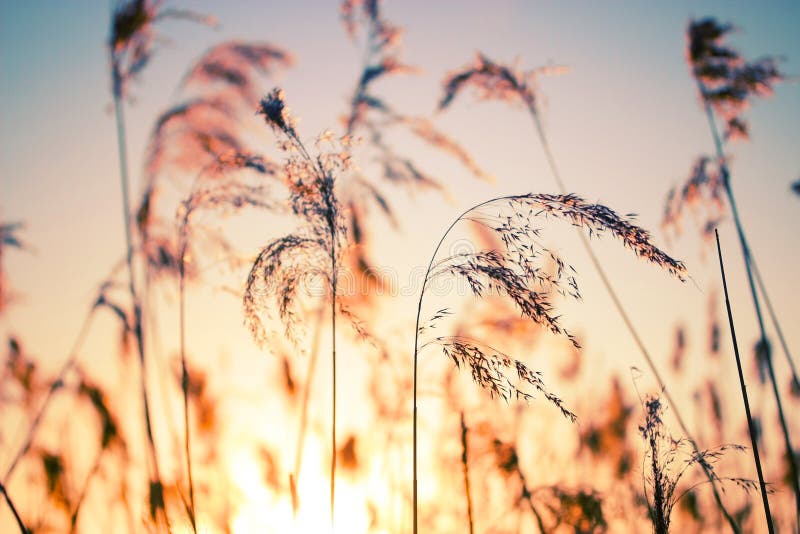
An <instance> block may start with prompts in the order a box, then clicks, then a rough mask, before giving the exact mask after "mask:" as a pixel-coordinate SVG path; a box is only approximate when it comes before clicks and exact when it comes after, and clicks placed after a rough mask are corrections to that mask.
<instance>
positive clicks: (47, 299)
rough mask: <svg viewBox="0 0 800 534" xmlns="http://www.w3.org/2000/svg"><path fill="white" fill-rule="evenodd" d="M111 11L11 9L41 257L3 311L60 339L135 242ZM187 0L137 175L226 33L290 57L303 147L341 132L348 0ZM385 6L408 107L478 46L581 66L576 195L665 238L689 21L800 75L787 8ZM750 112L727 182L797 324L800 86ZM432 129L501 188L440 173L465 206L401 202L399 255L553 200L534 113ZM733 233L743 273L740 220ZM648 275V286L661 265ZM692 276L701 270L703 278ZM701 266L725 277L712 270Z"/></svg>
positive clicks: (22, 134)
mask: <svg viewBox="0 0 800 534" xmlns="http://www.w3.org/2000/svg"><path fill="white" fill-rule="evenodd" d="M100 4H101V3H99V2H88V1H84V2H69V3H64V2H3V4H2V17H0V18H1V19H2V22H0V24H1V25H2V31H0V54H1V56H0V57H1V58H2V63H1V64H0V65H1V67H0V69H2V77H1V78H0V94H2V96H3V98H2V100H1V101H0V114H1V115H0V116H1V117H2V119H1V120H2V130H1V131H0V154H2V157H1V158H0V176H2V184H1V186H0V187H2V189H0V210H2V212H0V213H2V218H3V219H4V220H9V221H16V220H21V221H24V222H25V223H26V225H27V229H26V232H25V234H24V237H25V239H26V241H28V242H29V243H30V244H31V245H32V247H33V248H34V249H35V252H34V253H33V254H11V255H9V256H8V260H7V261H8V269H9V272H10V275H11V277H12V278H11V280H12V282H13V283H14V284H15V286H16V287H17V289H18V292H19V294H20V300H19V304H18V305H17V306H16V308H15V309H14V313H13V314H10V315H9V317H8V319H7V320H8V321H9V322H10V324H11V325H12V326H13V327H14V328H15V329H18V330H21V331H22V332H23V333H25V332H31V333H33V331H34V328H33V326H32V325H33V324H35V322H36V317H38V316H39V314H41V313H42V310H43V309H44V308H48V309H49V310H50V312H51V313H53V315H54V316H57V317H60V318H61V321H63V326H64V329H65V331H66V332H70V331H74V327H76V326H77V325H76V321H78V320H79V318H78V317H75V314H72V313H70V312H69V311H68V310H70V309H71V308H73V307H74V306H75V305H76V303H79V302H87V299H89V298H90V294H91V291H92V287H93V286H94V284H95V283H96V281H97V280H98V279H100V278H101V277H102V276H103V274H104V273H105V272H106V271H107V269H108V266H109V265H110V264H111V263H112V262H113V261H114V259H115V258H117V257H119V255H120V254H121V252H122V250H123V249H122V240H121V236H122V228H121V221H120V216H119V191H118V189H119V186H118V183H117V176H116V161H117V159H116V158H117V155H116V147H115V139H114V130H113V128H114V124H113V117H112V116H111V115H110V114H109V112H108V111H109V105H110V98H109V95H108V86H109V82H108V74H107V60H106V51H105V48H104V40H105V39H106V35H107V30H106V25H107V24H106V23H107V20H108V7H107V6H106V5H100ZM184 4H185V5H186V6H187V7H190V8H192V9H195V10H197V11H200V12H208V13H213V14H215V15H216V16H217V17H218V19H219V21H220V23H221V28H220V29H218V30H209V29H207V28H202V27H195V26H192V25H189V24H185V23H180V22H175V23H168V24H165V25H164V26H163V27H162V28H161V29H162V33H163V34H164V35H169V36H170V38H169V40H168V41H166V42H165V43H164V44H163V45H162V46H161V48H160V50H158V53H157V55H156V56H155V59H154V60H153V62H152V64H151V65H150V66H149V67H148V69H147V70H146V71H145V73H144V75H143V77H142V78H141V80H140V82H139V83H137V84H136V85H135V87H134V89H133V94H134V97H135V103H134V105H133V106H131V107H130V108H129V110H128V117H129V120H128V122H129V139H130V148H131V161H132V162H133V169H134V176H135V177H136V176H137V175H138V174H140V173H137V172H135V171H136V170H137V167H138V166H137V162H139V161H141V153H142V148H143V146H144V143H145V142H146V138H147V134H148V131H149V129H150V127H151V124H152V122H153V120H154V117H155V116H156V114H157V113H158V111H159V110H162V109H164V108H165V107H167V106H168V105H169V104H170V103H173V102H174V101H175V96H176V95H175V87H176V85H177V81H178V80H179V78H180V76H181V75H182V73H183V71H184V69H185V67H186V65H187V64H188V62H189V61H191V60H192V59H193V58H195V57H197V56H198V55H199V54H200V53H201V52H202V51H203V50H204V49H205V48H206V47H208V46H210V45H211V44H213V43H215V42H218V41H221V40H223V39H225V38H230V37H237V38H243V39H263V40H267V41H271V42H274V43H276V44H279V45H281V46H284V47H286V48H287V49H289V50H291V51H292V52H293V53H295V54H296V55H297V57H298V60H299V61H298V64H297V66H296V67H295V68H294V69H292V70H291V71H289V72H288V73H287V74H286V75H285V76H284V78H283V79H282V80H281V84H282V86H283V87H284V88H285V90H286V92H287V94H288V95H289V99H290V104H291V106H292V107H293V109H294V111H295V114H296V115H298V116H299V117H300V118H301V119H302V121H303V122H302V123H301V124H302V128H303V130H304V131H305V132H306V135H308V136H311V135H313V134H314V133H316V132H318V131H321V130H322V129H324V128H326V127H336V126H337V125H338V122H337V118H338V116H339V115H340V114H341V113H342V110H343V108H344V104H345V102H346V98H347V95H348V94H349V91H350V90H351V87H352V85H353V78H354V76H355V73H356V72H357V70H358V68H359V61H360V53H359V51H358V49H357V47H354V46H353V45H352V44H351V43H350V42H349V41H348V40H347V39H346V38H345V36H344V33H343V31H342V28H341V26H340V24H339V23H338V19H337V16H338V12H337V10H338V3H337V2H333V1H324V2H322V1H318V2H276V3H264V2H230V3H229V2H226V3H225V4H224V8H223V4H215V3H214V2H186V3H182V4H180V5H184ZM386 12H387V16H388V18H389V19H390V20H392V21H394V22H396V23H398V24H400V25H401V26H404V27H405V28H406V29H407V34H406V37H405V55H404V57H405V59H406V60H407V61H408V62H409V63H411V64H414V65H419V66H420V67H421V68H422V69H423V73H422V74H421V75H420V76H410V77H406V78H395V79H394V80H392V81H391V82H386V83H384V84H383V85H384V87H385V91H386V93H385V94H387V95H389V96H390V98H393V99H394V100H395V101H396V102H397V103H398V104H397V105H398V106H400V107H401V108H403V109H407V110H408V111H409V112H414V113H420V114H425V113H429V112H430V111H431V110H432V109H433V108H434V105H435V102H436V99H437V98H438V96H439V89H438V87H439V83H440V80H441V79H442V77H443V75H444V73H446V72H447V71H448V70H450V69H453V68H456V67H459V66H461V65H463V64H464V63H466V62H468V61H470V60H471V58H472V55H473V52H474V51H476V50H481V51H483V52H485V53H486V54H488V55H489V56H490V57H493V58H497V59H498V60H506V61H511V60H513V59H514V58H517V57H518V58H520V62H521V65H523V66H526V67H527V66H531V67H532V66H538V65H541V64H545V63H550V62H552V63H558V64H565V65H567V66H569V68H570V72H569V73H568V74H567V75H565V76H562V77H559V78H553V79H545V80H543V81H542V94H543V98H544V102H545V105H544V108H543V114H544V121H545V125H546V127H547V129H548V131H549V134H550V138H551V142H552V145H553V147H554V151H555V154H556V157H557V159H558V160H559V161H560V163H561V166H562V167H563V170H562V172H563V174H564V176H565V180H566V182H567V184H568V186H569V187H571V188H572V189H573V190H574V191H576V192H578V193H580V194H582V195H584V196H585V197H586V198H588V199H590V200H597V201H602V202H605V203H607V204H609V205H610V206H611V207H613V208H616V209H618V210H619V211H621V212H636V213H639V214H640V217H641V219H640V220H641V222H642V223H643V225H644V226H646V227H649V228H651V229H653V230H654V231H657V230H658V222H659V217H660V213H661V208H662V205H663V199H664V196H665V194H666V192H667V190H668V189H669V187H670V186H671V185H673V184H674V183H677V182H678V181H680V180H682V179H683V178H684V176H685V175H686V173H687V170H688V168H689V166H690V165H691V162H692V160H693V158H694V157H695V156H696V155H698V154H699V153H701V152H702V151H710V150H711V148H712V144H711V139H710V137H709V135H708V131H707V127H706V124H705V122H704V121H705V119H704V116H703V114H702V113H701V110H700V108H699V106H698V104H697V99H696V97H695V90H694V87H693V85H692V82H691V80H690V78H689V75H688V70H687V68H686V66H685V64H684V61H683V44H684V36H683V32H684V28H685V25H686V22H687V20H688V18H689V17H691V16H703V15H707V14H713V15H715V16H717V17H719V18H720V19H722V20H730V21H732V22H734V23H735V24H737V25H738V26H740V27H741V28H742V29H741V31H739V32H738V33H737V34H735V35H734V36H733V43H734V44H735V45H736V46H738V47H739V48H740V49H741V50H743V51H744V53H745V54H746V55H747V56H750V57H754V56H757V55H761V54H778V55H781V56H783V57H785V58H786V61H785V63H784V69H785V71H786V72H788V73H790V74H796V73H797V72H800V34H798V32H797V31H796V24H797V21H798V20H800V6H799V5H798V4H797V3H795V2H783V3H782V2H773V3H767V4H759V5H756V4H755V3H752V2H702V3H699V2H671V3H669V4H662V5H660V6H659V7H658V8H657V9H655V8H653V6H652V5H650V4H644V3H632V2H628V3H624V2H612V3H604V4H603V5H602V6H601V4H600V3H581V4H578V3H548V2H542V3H535V2H509V1H504V2H493V3H492V6H491V7H490V8H487V7H485V4H482V3H480V2H435V3H431V2H416V1H404V2H388V4H387V6H386ZM382 89H383V88H382ZM747 116H748V118H749V120H750V122H751V128H752V138H753V140H752V141H751V142H749V143H740V144H737V145H735V146H733V147H732V151H733V155H734V159H733V161H734V163H733V165H734V167H733V175H734V176H733V179H734V187H735V190H736V192H737V195H738V197H739V202H740V204H741V210H742V213H743V218H744V221H745V223H746V224H747V226H748V229H749V232H750V234H751V241H752V243H753V244H754V249H755V251H756V253H757V254H758V257H759V259H760V261H761V264H762V269H763V271H764V273H765V276H766V278H767V280H768V282H769V285H770V287H771V288H772V291H773V293H774V295H773V296H774V299H775V304H776V306H777V308H778V309H779V310H780V311H781V312H783V314H784V315H785V316H787V317H788V316H792V315H796V313H792V312H794V311H795V310H796V304H795V302H794V301H795V300H796V297H797V296H798V282H797V279H796V277H795V276H793V275H794V273H795V272H796V265H797V260H798V247H797V229H798V213H800V209H798V199H797V198H796V197H794V198H793V197H791V196H790V195H789V194H788V184H789V183H790V182H791V181H793V180H794V179H796V178H797V177H798V175H800V153H798V151H797V150H796V147H797V140H798V134H797V130H796V125H797V124H799V123H800V90H798V86H797V84H796V83H789V84H784V85H782V86H780V87H779V88H778V90H777V92H776V94H775V96H774V97H773V98H771V99H769V100H767V101H762V102H759V103H757V104H756V106H755V107H754V108H753V109H752V110H751V111H750V112H749V113H748V115H747ZM438 122H439V123H440V125H441V126H442V127H443V128H445V129H446V130H447V131H448V132H449V133H451V134H453V135H455V136H456V137H457V138H458V139H459V140H460V141H461V142H462V143H463V144H464V145H465V146H467V147H468V148H469V149H471V150H472V151H473V152H474V153H475V156H476V159H477V160H478V162H479V163H480V164H481V165H483V166H484V167H485V168H486V169H488V170H489V171H490V172H491V173H493V174H494V175H496V176H498V177H499V182H498V185H497V186H496V187H495V188H491V189H490V188H486V187H483V186H479V185H477V184H474V183H473V181H471V179H470V178H469V177H468V176H467V173H466V172H464V171H463V169H460V168H459V167H453V166H450V167H446V168H444V170H443V172H444V173H447V174H451V175H450V176H442V178H443V179H444V180H445V182H447V183H448V184H449V185H450V187H451V188H453V189H454V190H456V191H458V198H457V199H456V201H455V204H454V205H452V206H447V209H443V210H434V212H431V211H430V210H427V209H426V208H425V207H424V206H425V205H426V203H429V202H434V203H435V202H439V199H436V198H433V196H430V195H428V196H423V197H421V198H420V199H418V202H419V203H418V204H415V205H411V204H409V205H408V209H409V210H421V212H422V213H426V215H427V216H426V217H414V218H413V220H410V221H409V222H408V223H407V225H406V227H405V228H404V233H403V234H402V235H398V236H393V237H391V238H390V240H391V241H392V243H393V245H395V246H392V247H388V248H390V249H394V248H397V247H396V245H397V244H398V243H400V244H402V247H401V248H405V245H406V244H407V243H409V242H414V240H415V239H416V238H419V236H420V235H426V234H427V232H425V231H424V230H425V229H427V228H431V227H432V228H436V227H443V223H444V222H445V221H446V220H447V218H448V217H451V216H452V214H454V213H456V210H457V208H458V207H459V206H463V205H466V203H467V202H468V201H473V200H480V199H481V198H484V197H485V196H486V195H487V194H492V193H494V192H519V191H526V190H530V189H531V188H532V187H531V186H532V182H531V180H535V182H533V183H536V184H537V190H538V191H543V192H544V191H552V190H553V187H554V186H553V184H552V180H551V178H550V177H549V175H548V172H547V169H546V167H545V166H544V161H543V158H542V154H541V151H540V149H539V148H538V145H537V142H536V139H535V137H534V135H533V131H532V130H531V128H530V125H529V124H528V120H527V117H525V116H524V115H523V114H521V113H518V112H517V110H512V109H509V108H508V107H506V106H502V105H499V104H486V103H479V102H474V101H472V100H470V99H468V98H465V99H462V100H461V101H460V102H459V103H458V104H457V105H456V106H454V108H453V109H452V110H450V111H448V113H447V114H444V115H443V116H441V117H439V118H438ZM539 184H541V185H539ZM134 187H135V186H134ZM420 230H423V234H419V233H418V232H419V231H420ZM722 230H723V232H722V233H723V241H724V244H725V245H727V246H726V248H727V249H729V256H730V258H731V263H732V264H733V265H734V267H732V268H734V269H735V265H738V263H739V262H738V261H736V259H737V255H736V252H735V248H734V245H735V242H734V241H733V240H732V232H731V228H730V227H729V226H725V227H724V228H723V229H722ZM659 237H660V236H659ZM426 239H427V240H428V241H430V240H431V239H432V238H431V237H430V236H429V235H426ZM662 243H663V240H662ZM430 244H432V243H430ZM426 245H429V244H428V243H426ZM672 246H673V248H672V250H671V252H673V254H675V255H676V256H678V257H681V258H683V259H685V260H686V261H687V262H688V264H689V266H690V268H692V267H694V268H703V269H704V268H705V267H702V266H700V265H698V261H699V258H698V256H697V251H698V248H699V247H698V246H696V244H695V243H694V242H693V241H692V240H690V239H683V240H680V241H678V242H676V243H673V245H672ZM420 248H421V250H420V251H419V254H418V255H417V256H416V257H414V258H413V260H412V262H416V263H421V262H422V261H424V256H425V255H426V254H427V249H428V248H430V247H429V246H422V247H420ZM618 256H619V255H612V256H611V257H610V259H609V261H612V260H615V259H618ZM400 258H402V256H401V257H400ZM390 261H391V256H389V258H388V259H387V262H390ZM389 264H391V263H389ZM710 266H711V267H714V264H713V263H712V264H710ZM398 268H399V269H402V268H403V265H399V266H398ZM640 270H641V271H643V272H644V273H645V276H646V274H647V272H648V270H650V269H649V268H648V267H645V266H642V267H641V269H640ZM587 271H590V269H589V270H587ZM700 272H702V273H703V277H705V276H706V272H705V271H698V272H693V274H694V276H695V277H697V276H699V273H700ZM587 274H592V273H591V272H589V273H587ZM707 274H708V275H710V276H714V275H715V272H714V269H711V270H710V271H709V272H708V273H707ZM736 274H741V273H740V271H736V270H734V271H732V275H734V276H735V275H736ZM704 281H705V280H704V279H701V280H700V281H699V283H700V285H701V287H702V285H703V283H702V282H704ZM734 285H737V284H734ZM622 290H623V291H625V288H622ZM587 300H588V299H587ZM634 300H636V299H635V297H634ZM647 307H648V306H646V305H645V306H643V307H642V309H643V310H646V309H647ZM741 308H745V302H743V303H742V306H741ZM744 328H746V327H744ZM789 330H790V332H789V333H790V335H791V336H792V337H793V339H794V340H795V341H797V339H798V338H797V334H796V333H794V332H791V330H793V329H791V328H790V329H789ZM27 337H31V336H27ZM47 337H48V340H47V341H45V340H43V339H41V338H40V336H35V337H34V339H32V340H31V343H33V344H34V346H37V347H38V346H41V349H42V350H43V351H45V352H49V351H50V350H57V349H59V348H61V349H63V348H64V347H65V344H66V343H67V341H66V339H62V338H61V336H60V335H58V334H56V333H55V332H53V333H50V334H48V336H47ZM67 337H69V336H67Z"/></svg>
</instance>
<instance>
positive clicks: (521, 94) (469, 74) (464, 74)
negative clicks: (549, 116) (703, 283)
mask: <svg viewBox="0 0 800 534" xmlns="http://www.w3.org/2000/svg"><path fill="white" fill-rule="evenodd" d="M559 70H560V69H558V68H542V69H537V70H534V71H531V72H529V73H525V74H523V75H520V74H518V73H516V72H514V71H512V70H511V69H510V68H508V67H505V66H503V65H500V64H497V63H494V62H493V61H491V60H489V59H488V58H486V57H484V56H482V55H479V56H478V58H477V60H476V65H475V66H472V67H467V68H466V69H464V70H463V71H460V72H456V73H454V74H451V75H450V76H449V77H448V78H447V79H446V80H445V95H444V97H443V98H442V100H441V101H440V104H439V108H440V109H444V108H445V107H447V106H449V105H450V103H451V101H452V100H453V99H454V98H455V96H456V94H457V93H458V91H459V90H460V89H461V88H462V86H464V85H466V84H475V85H477V86H478V88H479V89H481V90H483V91H484V92H485V93H486V94H487V95H488V96H494V97H496V98H499V99H501V100H511V99H514V98H519V99H520V100H522V102H523V105H524V106H525V109H526V110H527V111H528V114H529V115H530V117H531V120H532V121H533V124H534V127H535V130H536V133H537V136H538V138H539V144H540V146H541V148H542V151H543V153H544V156H545V159H546V161H547V165H548V167H549V169H550V173H551V175H552V176H553V179H554V180H555V182H556V185H557V186H558V190H559V191H560V192H561V193H562V194H566V193H567V187H566V185H565V183H564V180H563V179H562V177H561V172H560V170H559V167H558V164H557V163H556V158H555V156H554V155H553V151H552V149H551V147H550V142H549V139H548V136H547V134H546V131H545V129H544V126H543V124H542V121H541V118H540V116H539V111H538V108H537V97H536V94H535V92H534V89H533V82H534V81H535V79H536V77H538V76H539V75H540V74H547V73H549V72H551V71H555V72H558V71H559ZM526 77H527V78H528V79H526ZM491 84H496V85H495V86H492V85H491ZM578 235H579V237H580V240H581V244H582V245H583V248H584V250H585V251H586V253H587V255H588V256H589V259H590V260H591V263H592V265H593V267H594V269H595V271H596V272H597V274H598V276H599V277H600V281H601V282H602V284H603V287H605V289H606V291H607V292H608V295H609V297H611V301H612V303H613V304H614V308H615V309H616V310H617V313H619V315H620V317H621V318H622V321H623V323H624V324H625V327H626V329H627V330H628V333H629V334H630V336H631V338H632V339H633V341H634V343H635V344H636V347H637V349H638V350H639V353H640V354H641V355H642V357H643V358H644V360H645V363H647V367H648V368H649V370H650V372H651V373H652V374H653V377H654V378H655V380H656V382H657V383H658V386H659V389H660V390H661V391H663V395H664V397H665V398H666V399H667V402H669V403H670V405H671V406H672V412H673V414H674V415H675V418H676V420H677V421H678V425H679V426H680V427H681V431H682V432H683V434H684V435H685V436H687V438H688V439H689V441H690V442H691V444H692V446H693V447H694V449H695V452H699V449H698V447H697V444H696V442H695V440H694V439H693V438H692V433H691V432H689V428H688V426H687V425H686V423H685V421H684V419H683V417H682V416H681V414H680V410H679V408H678V404H677V403H676V402H675V400H674V399H673V398H672V396H671V395H670V393H669V390H668V389H667V387H666V384H665V382H664V379H663V378H662V376H661V373H660V372H659V370H658V367H657V366H656V363H655V360H654V359H653V357H652V355H651V354H650V351H649V350H648V349H647V347H646V346H645V344H644V341H643V340H642V337H641V335H640V334H639V332H638V330H637V328H636V326H635V325H634V324H633V320H632V319H631V317H630V315H629V314H628V312H627V310H626V308H625V306H624V305H623V304H622V301H621V299H620V298H619V295H618V293H617V291H616V289H615V288H614V285H613V284H612V283H611V280H610V279H609V277H608V274H607V273H606V270H605V269H604V268H603V265H602V263H601V262H600V260H599V259H598V257H597V255H596V254H595V252H594V250H593V249H592V247H591V245H590V243H589V240H588V239H587V238H586V236H585V235H584V234H583V233H582V232H580V230H579V231H578ZM703 470H704V472H705V474H706V476H707V477H708V480H709V482H711V485H712V488H713V493H714V499H715V501H716V503H717V507H718V508H719V509H720V511H721V512H722V513H723V515H724V516H725V518H726V520H727V521H728V524H729V525H730V526H731V529H732V530H733V531H734V532H735V533H737V534H738V533H740V532H741V529H740V528H739V526H738V524H737V523H736V520H735V519H734V518H733V516H731V514H730V513H729V512H728V510H727V508H726V507H725V504H724V503H723V502H722V498H721V496H720V494H719V491H718V489H717V486H716V483H715V481H714V479H713V477H712V476H711V473H709V472H708V471H707V470H706V468H705V466H703Z"/></svg>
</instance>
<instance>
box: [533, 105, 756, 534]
mask: <svg viewBox="0 0 800 534" xmlns="http://www.w3.org/2000/svg"><path fill="white" fill-rule="evenodd" d="M527 104H528V111H529V112H530V115H531V118H532V119H533V123H534V126H535V127H536V133H537V134H538V136H539V142H540V144H541V145H542V150H543V152H544V154H545V158H546V159H547V163H548V165H549V166H550V172H551V173H552V175H553V178H554V179H555V181H556V184H557V185H558V188H559V190H560V192H561V193H562V194H566V193H567V188H566V186H565V185H564V181H563V180H562V178H561V173H560V172H559V170H558V165H557V164H556V160H555V157H554V156H553V152H552V150H551V149H550V143H549V141H548V139H547V135H546V134H545V131H544V127H543V126H542V122H541V120H540V119H539V113H538V111H537V110H536V107H535V104H534V103H533V102H528V103H527ZM578 235H579V237H580V240H581V244H582V245H583V248H584V249H585V250H586V253H587V254H588V255H589V259H590V260H591V262H592V265H593V266H594V268H595V270H596V271H597V274H598V275H599V276H600V280H601V281H602V283H603V286H604V287H605V288H606V291H607V292H608V295H609V296H610V297H611V301H612V302H613V303H614V307H615V308H616V309H617V313H619V315H620V317H621V318H622V321H623V322H624V323H625V327H626V328H627V329H628V332H629V333H630V335H631V337H632V338H633V341H634V343H636V347H637V348H638V349H639V352H640V353H641V354H642V356H643V357H644V360H645V362H646V363H647V367H648V368H649V369H650V372H651V373H652V374H653V377H654V378H655V379H656V382H657V383H658V386H659V388H660V389H661V391H662V392H663V396H664V398H665V399H666V400H667V402H669V404H670V405H671V406H672V413H674V414H675V419H676V420H677V421H678V425H679V426H680V427H681V431H682V432H683V435H684V436H686V438H687V439H688V440H689V442H690V443H691V444H692V448H693V449H694V452H696V453H699V452H700V449H699V448H698V446H697V442H696V441H695V440H694V438H693V437H692V434H691V433H690V432H689V427H688V426H687V425H686V423H685V422H684V420H683V417H681V414H680V410H679V408H678V404H677V403H676V402H675V401H674V399H673V398H672V396H671V395H670V393H669V391H668V390H667V386H666V384H665V383H664V380H663V379H662V378H661V373H659V371H658V367H656V363H655V360H654V359H653V357H652V356H651V355H650V351H648V350H647V347H645V345H644V341H642V338H641V336H640V335H639V332H638V331H637V330H636V327H635V326H634V325H633V321H632V320H631V318H630V316H629V315H628V312H627V311H626V310H625V307H624V306H623V305H622V302H621V301H620V299H619V296H618V295H617V291H616V290H615V289H614V286H613V285H612V284H611V281H610V280H609V278H608V275H607V274H606V271H605V269H603V266H602V264H601V263H600V260H599V259H598V258H597V255H596V254H595V253H594V250H592V247H591V244H590V243H589V240H588V239H587V238H586V236H585V235H583V233H582V232H580V231H579V232H578ZM701 465H702V464H701ZM702 468H703V472H704V473H705V475H706V477H707V478H708V481H709V482H710V483H711V488H712V491H713V493H714V500H715V501H716V503H717V507H718V508H719V509H720V511H722V513H723V515H724V516H725V519H726V520H727V521H728V524H729V525H730V527H731V529H732V530H733V531H734V532H735V533H736V534H739V533H740V532H741V529H740V528H739V525H738V524H737V523H736V520H735V519H734V518H733V516H731V515H730V513H729V512H728V510H727V508H726V507H725V504H724V503H723V502H722V497H721V496H720V494H719V490H718V489H717V485H716V481H715V479H714V477H713V476H712V474H711V472H710V471H709V470H708V468H707V467H706V466H705V465H702Z"/></svg>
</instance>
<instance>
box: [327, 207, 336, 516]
mask: <svg viewBox="0 0 800 534" xmlns="http://www.w3.org/2000/svg"><path fill="white" fill-rule="evenodd" d="M329 224H330V231H331V366H332V369H331V386H332V387H331V527H333V526H334V500H335V499H334V496H335V491H336V453H337V451H336V226H335V224H336V222H335V221H333V220H330V221H329Z"/></svg>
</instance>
